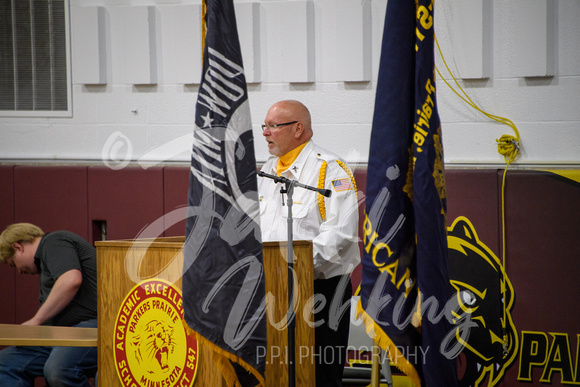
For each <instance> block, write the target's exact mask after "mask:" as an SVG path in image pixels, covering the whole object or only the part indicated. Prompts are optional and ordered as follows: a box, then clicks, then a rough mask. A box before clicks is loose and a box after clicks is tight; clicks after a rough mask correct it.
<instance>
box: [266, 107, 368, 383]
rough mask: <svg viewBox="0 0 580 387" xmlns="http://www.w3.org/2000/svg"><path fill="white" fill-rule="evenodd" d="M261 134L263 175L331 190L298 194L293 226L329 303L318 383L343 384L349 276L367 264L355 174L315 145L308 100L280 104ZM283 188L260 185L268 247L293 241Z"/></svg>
mask: <svg viewBox="0 0 580 387" xmlns="http://www.w3.org/2000/svg"><path fill="white" fill-rule="evenodd" d="M262 130H263V135H264V137H265V139H266V141H267V143H268V149H269V152H270V154H271V155H272V157H270V158H269V159H268V161H267V162H266V163H265V164H264V166H263V167H262V172H265V173H267V174H271V175H276V176H282V177H285V178H287V179H290V180H296V181H298V182H299V183H301V184H304V185H308V186H312V187H317V188H322V189H327V190H329V191H331V195H330V197H324V196H322V195H321V194H319V193H317V192H315V191H312V190H307V189H295V190H294V191H293V204H292V220H293V222H292V224H293V227H292V229H293V235H294V240H312V243H313V256H314V294H315V295H316V294H321V295H322V296H323V299H324V300H325V301H323V302H322V305H323V306H322V305H320V306H318V307H317V310H316V313H315V315H314V316H315V319H316V320H315V324H316V325H315V333H314V335H315V351H316V354H315V356H313V357H312V358H313V359H314V360H315V361H316V386H317V387H320V386H341V385H342V371H343V368H344V364H345V361H346V355H347V354H346V347H347V344H348V331H349V324H350V298H351V295H352V285H351V282H350V273H351V272H352V270H353V269H354V268H355V267H356V266H357V265H358V264H359V263H360V251H359V245H358V202H357V197H356V184H355V181H354V177H353V175H352V172H351V171H350V169H349V167H348V166H347V165H346V163H345V162H344V161H343V160H342V159H340V158H339V157H338V156H337V155H335V154H333V153H331V152H329V151H327V150H325V149H323V148H321V147H319V146H318V145H316V144H315V143H314V142H313V141H312V137H313V130H312V127H311V117H310V112H309V111H308V109H307V108H306V106H304V105H303V104H302V103H300V102H298V101H292V100H288V101H280V102H277V103H276V104H274V105H273V106H272V107H271V108H270V109H269V110H268V113H267V115H266V119H265V121H264V125H262ZM281 186H282V184H281V183H277V182H275V181H274V180H272V179H267V178H260V179H259V180H258V191H259V196H260V222H261V229H262V241H263V242H269V241H284V240H287V238H288V222H287V221H288V209H287V207H286V205H287V203H286V202H285V201H286V197H282V195H281V194H280V188H281ZM333 300H334V301H333ZM319 308H320V309H321V310H318V309H319Z"/></svg>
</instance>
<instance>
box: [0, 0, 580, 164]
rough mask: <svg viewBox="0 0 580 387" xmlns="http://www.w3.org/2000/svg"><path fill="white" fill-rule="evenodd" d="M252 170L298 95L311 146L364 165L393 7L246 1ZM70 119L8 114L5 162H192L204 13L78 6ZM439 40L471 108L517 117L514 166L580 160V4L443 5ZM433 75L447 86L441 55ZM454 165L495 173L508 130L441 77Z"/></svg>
mask: <svg viewBox="0 0 580 387" xmlns="http://www.w3.org/2000/svg"><path fill="white" fill-rule="evenodd" d="M235 3H236V7H237V14H238V29H239V31H240V37H241V40H242V51H243V56H244V62H245V67H246V69H245V70H246V74H247V79H248V81H249V82H250V83H249V84H248V90H249V97H250V106H251V112H252V123H253V129H254V135H255V148H256V158H257V160H258V162H261V161H264V160H265V159H266V158H267V157H268V153H267V148H266V147H265V143H264V141H263V140H262V136H261V131H260V129H259V127H260V124H261V123H262V122H263V119H264V116H265V114H266V111H267V109H268V108H269V106H270V105H271V104H272V103H274V102H276V101H278V100H281V99H289V98H291V99H298V100H301V101H303V102H304V103H305V104H306V105H307V106H308V107H309V108H310V110H311V113H312V116H313V124H314V130H315V141H317V142H318V143H319V144H321V145H324V146H326V147H328V148H329V149H332V150H335V151H336V152H337V153H340V154H342V155H344V156H345V157H347V159H348V160H349V161H350V162H351V163H361V164H364V163H366V161H367V158H368V147H369V139H370V131H371V121H372V116H373V105H374V97H375V87H376V79H377V72H378V61H379V56H380V45H381V38H382V31H383V22H384V13H385V9H386V0H310V1H306V0H288V1H274V0H261V1H242V0H240V1H236V2H235ZM69 8H70V12H69V16H70V18H69V20H70V25H71V51H72V53H71V70H72V71H71V74H73V75H74V76H73V79H72V117H34V118H30V117H22V116H18V117H14V116H13V117H11V116H6V115H0V162H2V161H4V162H14V161H15V160H16V161H17V162H29V161H33V162H37V161H41V162H44V161H57V162H86V161H90V162H101V160H103V159H106V160H108V161H107V163H108V165H111V166H113V167H120V166H122V165H124V163H125V162H128V161H131V162H140V163H142V164H143V165H151V164H155V163H160V162H166V163H183V164H187V163H188V162H189V153H190V147H191V132H192V129H193V123H194V115H195V103H196V98H197V91H198V87H199V85H198V84H199V79H200V77H201V42H200V27H199V26H200V23H201V22H200V1H199V0H198V1H194V0H156V1H155V0H149V1H146V0H140V1H137V0H132V1H128V0H70V7H69ZM435 16H436V17H435V32H436V35H437V38H438V41H439V44H440V47H441V50H442V53H443V56H444V57H445V60H446V62H447V65H448V66H449V68H450V69H451V71H452V72H453V74H454V75H455V76H456V77H457V78H458V79H459V83H460V85H461V86H462V87H463V89H464V90H465V91H466V92H467V94H468V95H469V97H470V98H471V99H472V100H473V101H474V102H475V103H476V104H477V105H479V106H480V107H481V108H482V109H484V110H486V111H487V112H489V113H492V114H495V115H499V116H503V117H506V118H509V119H511V120H512V121H513V122H514V123H515V124H516V126H517V127H518V129H519V131H520V135H521V146H522V150H521V153H520V157H519V159H518V161H517V164H518V165H520V166H522V167H530V166H531V167H533V166H544V165H550V166H566V167H567V166H576V167H577V166H578V164H580V23H578V20H580V1H578V0H559V1H554V0H510V1H492V0H462V1H454V0H438V1H437V2H436V15H435ZM436 62H437V66H438V68H439V69H440V70H441V72H442V74H443V75H444V76H445V77H446V78H450V76H449V74H448V72H447V71H446V70H445V66H444V64H443V62H442V60H441V56H440V55H439V53H438V52H436ZM437 99H438V103H439V113H440V116H441V120H442V125H443V126H442V130H443V139H444V150H445V161H446V163H447V165H448V166H464V165H475V166H489V165H491V166H496V165H497V166H501V165H503V164H504V161H503V157H501V156H500V155H499V154H498V152H497V145H496V139H497V138H499V137H500V136H501V135H502V134H513V131H512V129H511V128H509V127H507V126H505V125H501V124H498V123H495V122H493V121H490V120H489V119H488V118H486V117H485V116H484V115H482V114H481V113H479V112H477V111H475V110H474V109H473V108H471V107H469V106H468V105H466V104H465V103H464V102H463V101H462V100H461V99H460V98H459V97H457V96H456V95H455V94H454V93H453V92H452V91H451V89H449V87H448V86H447V85H446V84H445V83H444V82H443V81H441V80H438V82H437Z"/></svg>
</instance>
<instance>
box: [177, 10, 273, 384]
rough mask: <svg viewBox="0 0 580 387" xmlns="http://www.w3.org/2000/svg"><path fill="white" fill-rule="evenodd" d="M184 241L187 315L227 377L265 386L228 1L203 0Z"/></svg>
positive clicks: (252, 201)
mask: <svg viewBox="0 0 580 387" xmlns="http://www.w3.org/2000/svg"><path fill="white" fill-rule="evenodd" d="M204 17H205V25H206V29H207V33H206V35H205V45H204V52H203V73H202V80H201V84H200V87H199V94H198V99H197V105H196V116H195V128H194V132H193V137H194V139H193V150H192V157H191V172H190V177H189V197H188V218H187V221H186V242H185V246H184V267H183V303H184V310H185V321H186V323H187V325H188V326H189V328H191V330H193V331H195V332H196V333H197V338H198V340H199V341H200V343H201V344H202V345H204V346H207V347H209V348H211V349H212V350H213V351H214V352H213V356H212V362H213V363H215V364H216V365H217V366H218V367H219V368H220V370H221V372H222V375H223V376H224V378H225V379H226V381H227V383H228V385H234V384H236V383H239V384H237V385H240V384H241V385H243V386H250V385H264V372H265V361H264V360H263V359H265V356H259V354H260V353H261V354H262V355H263V353H264V351H265V349H266V319H265V286H264V272H263V261H262V244H261V234H260V226H259V204H258V192H257V191H258V189H257V188H258V187H257V178H256V160H255V155H254V142H253V135H252V125H251V120H250V108H249V103H248V94H247V87H246V79H245V76H244V71H243V66H242V55H241V50H240V44H239V39H238V32H237V27H236V19H235V13H234V5H233V1H232V0H206V13H205V16H204Z"/></svg>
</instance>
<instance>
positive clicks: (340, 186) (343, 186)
mask: <svg viewBox="0 0 580 387" xmlns="http://www.w3.org/2000/svg"><path fill="white" fill-rule="evenodd" d="M332 187H333V188H334V190H335V191H336V192H340V191H347V190H349V189H351V188H352V185H351V184H350V179H349V178H344V179H338V180H333V181H332Z"/></svg>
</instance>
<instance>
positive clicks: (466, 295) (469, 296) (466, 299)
mask: <svg viewBox="0 0 580 387" xmlns="http://www.w3.org/2000/svg"><path fill="white" fill-rule="evenodd" d="M461 299H462V300H463V303H464V304H465V305H469V306H473V305H474V304H475V302H476V301H477V298H476V297H475V296H474V295H473V293H471V292H470V291H468V290H464V291H462V292H461Z"/></svg>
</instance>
